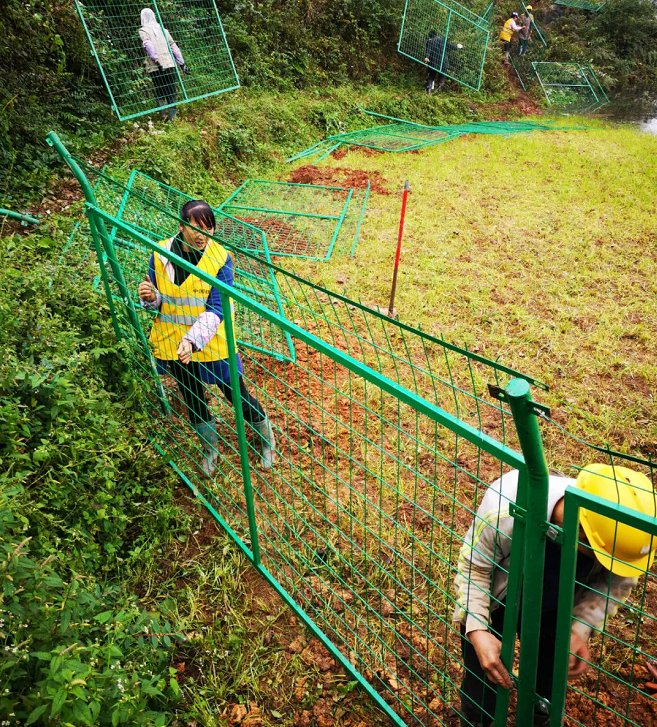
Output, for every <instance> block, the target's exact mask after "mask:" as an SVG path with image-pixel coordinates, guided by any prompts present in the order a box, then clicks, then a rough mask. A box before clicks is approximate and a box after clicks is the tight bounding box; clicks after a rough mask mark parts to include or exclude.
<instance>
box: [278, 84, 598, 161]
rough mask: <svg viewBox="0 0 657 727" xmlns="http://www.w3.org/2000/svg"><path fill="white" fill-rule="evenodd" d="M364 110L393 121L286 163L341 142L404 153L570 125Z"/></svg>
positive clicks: (319, 154)
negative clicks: (431, 120)
mask: <svg viewBox="0 0 657 727" xmlns="http://www.w3.org/2000/svg"><path fill="white" fill-rule="evenodd" d="M596 82H597V79H596ZM364 113H366V114H368V115H370V116H376V117H378V118H383V119H387V120H388V121H392V122H393V123H389V124H384V125H382V126H373V127H371V128H369V129H362V130H360V131H352V132H348V133H344V134H335V135H333V136H329V137H327V138H326V139H324V140H323V141H320V142H318V143H317V144H313V145H312V146H310V147H308V148H307V149H304V150H303V151H301V152H299V153H298V154H295V155H294V156H292V157H290V158H289V159H287V162H293V161H298V160H301V159H310V158H313V157H315V159H314V161H313V162H312V163H313V164H318V163H319V162H320V161H322V159H324V158H325V157H326V156H328V155H329V154H330V153H331V152H333V151H335V150H336V149H338V148H339V147H340V146H341V145H345V146H355V147H365V148H369V149H377V150H379V151H391V152H406V151H416V150H419V149H426V148H428V147H430V146H436V145H438V144H444V143H445V142H448V141H452V140H454V139H458V138H459V137H460V136H463V134H491V135H499V136H510V135H512V134H527V133H531V132H533V131H556V130H559V131H564V130H567V129H569V128H571V127H565V126H559V125H556V124H554V123H551V122H549V121H544V120H542V121H541V122H540V123H539V122H536V121H472V122H469V123H465V124H449V125H443V126H426V125H424V124H418V123H415V122H413V121H407V120H404V119H397V118H394V117H392V116H385V115H383V114H377V113H374V112H373V111H365V110H364ZM572 128H574V127H572ZM578 128H579V127H578Z"/></svg>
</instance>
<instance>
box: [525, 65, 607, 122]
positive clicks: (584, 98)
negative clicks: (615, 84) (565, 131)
mask: <svg viewBox="0 0 657 727" xmlns="http://www.w3.org/2000/svg"><path fill="white" fill-rule="evenodd" d="M532 66H533V68H534V73H535V75H536V78H537V79H538V82H539V83H540V85H541V89H542V90H543V93H544V94H545V98H546V100H547V103H548V105H549V106H552V107H554V108H555V109H561V110H564V111H570V112H573V113H592V112H593V111H597V110H598V109H600V108H602V107H603V106H606V105H607V104H608V103H609V98H608V97H607V94H606V93H605V91H604V89H603V88H602V86H601V84H600V82H599V80H598V78H597V76H596V75H595V72H594V71H593V69H592V68H591V66H584V65H581V64H579V63H551V62H546V61H541V62H534V63H532Z"/></svg>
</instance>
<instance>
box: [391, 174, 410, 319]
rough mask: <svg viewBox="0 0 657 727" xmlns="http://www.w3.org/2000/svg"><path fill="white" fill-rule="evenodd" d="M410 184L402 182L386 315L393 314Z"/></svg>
mask: <svg viewBox="0 0 657 727" xmlns="http://www.w3.org/2000/svg"><path fill="white" fill-rule="evenodd" d="M410 191H411V185H410V183H409V181H408V179H407V180H406V181H405V182H404V196H403V197H402V208H401V217H400V218H399V237H398V238H397V254H396V255H395V269H394V271H393V273H392V288H391V289H390V302H389V303H388V315H389V316H394V314H395V292H396V291H397V272H398V271H399V258H400V257H401V243H402V235H403V234H404V218H405V217H406V201H407V200H408V193H409V192H410Z"/></svg>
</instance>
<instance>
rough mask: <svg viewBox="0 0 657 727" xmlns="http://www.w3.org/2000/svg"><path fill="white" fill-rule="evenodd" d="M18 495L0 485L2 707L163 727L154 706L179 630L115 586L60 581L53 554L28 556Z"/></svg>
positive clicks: (54, 720)
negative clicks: (175, 631)
mask: <svg viewBox="0 0 657 727" xmlns="http://www.w3.org/2000/svg"><path fill="white" fill-rule="evenodd" d="M19 495H20V489H14V490H4V491H2V490H0V558H1V562H2V564H1V566H0V569H1V570H2V577H3V593H2V598H1V600H0V603H1V605H0V644H2V648H3V651H2V657H3V658H2V667H1V669H2V679H1V680H0V692H1V696H0V715H2V716H3V717H5V718H12V717H13V718H15V720H21V721H22V720H25V722H24V724H26V725H29V724H34V723H37V722H40V723H41V724H78V725H85V724H86V725H96V724H97V725H119V724H134V725H142V724H149V725H164V724H165V723H166V714H165V712H164V711H163V710H162V707H165V706H166V704H167V700H168V698H171V697H176V696H177V694H178V683H177V682H176V680H175V678H174V677H173V674H174V673H175V669H172V668H171V667H169V660H170V657H169V651H170V649H171V646H172V639H176V640H181V639H182V636H181V635H180V634H171V633H170V632H171V625H170V624H169V623H168V622H166V621H165V622H164V623H163V624H162V626H160V622H159V620H158V618H157V617H156V616H154V615H152V614H149V613H147V612H146V611H144V610H141V609H140V608H139V606H138V605H137V603H136V601H135V600H134V599H131V600H127V599H126V598H125V597H124V596H122V595H121V589H120V588H118V587H116V586H114V587H109V588H103V587H102V586H101V585H100V584H98V583H97V582H95V581H94V579H93V578H89V577H84V576H82V575H73V576H72V577H71V578H70V579H68V580H64V579H63V578H61V577H60V576H59V575H58V573H57V571H56V570H55V568H54V567H53V561H54V560H55V556H54V555H51V556H49V557H48V558H46V559H44V560H42V561H41V562H37V561H36V560H35V559H34V558H32V557H30V553H29V549H28V548H29V541H30V538H29V537H24V535H25V532H26V531H28V530H29V529H30V522H29V520H28V519H27V518H26V517H24V516H23V515H17V514H16V512H15V511H14V507H15V503H16V498H17V497H18V496H19ZM158 707H159V709H158Z"/></svg>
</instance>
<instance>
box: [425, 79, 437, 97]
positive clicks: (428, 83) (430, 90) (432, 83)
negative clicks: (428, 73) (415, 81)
mask: <svg viewBox="0 0 657 727" xmlns="http://www.w3.org/2000/svg"><path fill="white" fill-rule="evenodd" d="M434 83H435V81H427V96H431V92H432V91H433V87H434Z"/></svg>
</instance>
